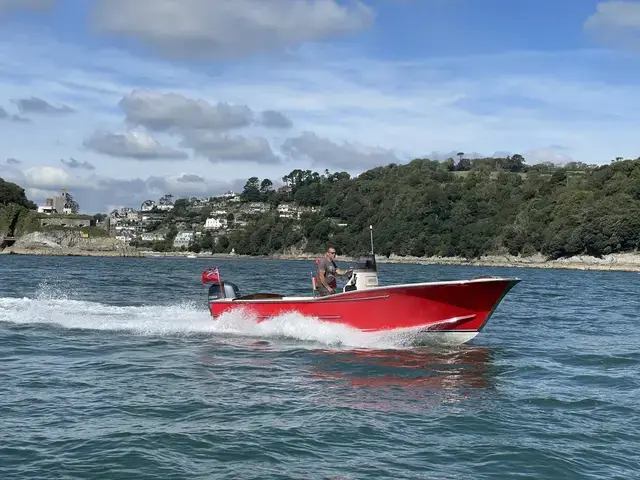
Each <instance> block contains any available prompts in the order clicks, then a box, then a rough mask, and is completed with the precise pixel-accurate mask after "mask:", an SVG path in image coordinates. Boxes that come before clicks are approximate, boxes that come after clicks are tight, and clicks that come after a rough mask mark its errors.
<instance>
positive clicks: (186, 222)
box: [38, 186, 320, 251]
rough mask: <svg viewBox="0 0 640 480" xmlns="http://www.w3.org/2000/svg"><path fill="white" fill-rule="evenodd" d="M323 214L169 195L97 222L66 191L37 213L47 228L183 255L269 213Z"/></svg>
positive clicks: (237, 199)
mask: <svg viewBox="0 0 640 480" xmlns="http://www.w3.org/2000/svg"><path fill="white" fill-rule="evenodd" d="M286 189H287V187H286V186H285V187H282V189H281V190H282V191H283V192H284V191H285V190H286ZM281 193H282V192H281ZM319 210H320V208H319V207H306V206H300V205H297V204H296V203H295V202H284V203H279V204H278V205H273V204H271V203H268V202H262V201H253V202H252V201H247V200H246V199H245V198H243V196H242V194H240V193H236V192H233V191H228V192H226V193H224V194H223V195H221V196H218V197H200V198H198V197H190V198H188V197H181V198H177V199H176V198H175V197H174V196H173V195H171V194H166V195H163V196H161V197H160V198H158V199H157V200H154V199H149V200H145V201H144V202H142V204H141V205H140V208H139V209H136V208H132V207H123V208H120V209H116V210H113V211H111V212H110V213H109V214H96V215H93V216H91V215H80V214H78V211H79V205H78V203H77V202H75V200H74V199H73V196H72V195H71V194H70V193H69V192H68V191H66V190H62V191H61V193H60V194H59V195H57V196H55V197H52V198H48V199H46V201H45V204H44V205H39V206H38V213H40V214H44V215H46V217H44V215H43V217H42V218H41V220H40V224H41V225H42V226H43V227H46V226H58V227H67V228H86V227H91V226H95V227H99V228H101V229H103V230H104V231H105V232H106V233H107V234H108V235H109V236H111V237H113V238H116V239H117V240H120V241H122V242H124V243H126V244H127V245H131V246H135V247H149V248H151V247H152V246H153V244H154V243H156V242H165V241H167V240H169V241H170V242H172V243H170V245H171V246H172V247H173V249H174V250H181V251H185V250H188V249H189V248H190V246H192V245H193V244H194V243H197V241H198V240H199V237H201V236H202V235H205V234H208V235H211V236H212V240H213V241H214V242H217V240H218V238H219V237H220V236H222V235H225V234H228V233H231V232H232V231H234V230H242V229H244V228H245V227H246V226H247V224H248V221H249V220H250V219H251V218H255V217H256V216H259V215H262V214H265V213H267V212H272V213H274V212H277V215H278V216H279V217H281V218H288V219H292V220H294V221H295V220H300V217H301V215H302V214H304V213H305V212H317V211H319ZM169 220H170V221H169ZM169 237H173V238H172V239H171V238H169Z"/></svg>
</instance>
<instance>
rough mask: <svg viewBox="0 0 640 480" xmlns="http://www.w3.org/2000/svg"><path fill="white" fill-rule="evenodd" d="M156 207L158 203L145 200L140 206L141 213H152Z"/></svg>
mask: <svg viewBox="0 0 640 480" xmlns="http://www.w3.org/2000/svg"><path fill="white" fill-rule="evenodd" d="M155 207H156V202H154V201H153V200H145V201H144V202H142V205H140V211H141V212H150V211H151V210H153V209H154V208H155Z"/></svg>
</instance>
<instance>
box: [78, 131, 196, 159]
mask: <svg viewBox="0 0 640 480" xmlns="http://www.w3.org/2000/svg"><path fill="white" fill-rule="evenodd" d="M83 145H84V146H85V147H86V148H88V149H90V150H93V151H95V152H98V153H102V154H104V155H109V156H110V157H120V158H132V159H135V160H185V159H187V158H188V157H189V156H188V155H187V153H186V152H183V151H181V150H177V149H175V148H173V147H168V146H165V145H162V144H161V143H160V142H158V141H157V140H156V139H155V138H153V137H152V136H151V135H149V134H147V133H146V132H143V131H135V130H130V131H126V132H123V133H112V132H95V133H94V134H93V135H91V136H90V137H89V138H87V139H86V140H85V141H84V142H83Z"/></svg>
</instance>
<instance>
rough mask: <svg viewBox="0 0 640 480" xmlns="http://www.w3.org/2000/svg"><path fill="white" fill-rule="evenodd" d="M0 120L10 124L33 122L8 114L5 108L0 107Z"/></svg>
mask: <svg viewBox="0 0 640 480" xmlns="http://www.w3.org/2000/svg"><path fill="white" fill-rule="evenodd" d="M0 120H8V121H10V122H24V123H29V122H31V120H29V119H28V118H25V117H22V116H20V115H15V114H11V113H9V112H7V111H6V110H5V109H4V108H3V107H0Z"/></svg>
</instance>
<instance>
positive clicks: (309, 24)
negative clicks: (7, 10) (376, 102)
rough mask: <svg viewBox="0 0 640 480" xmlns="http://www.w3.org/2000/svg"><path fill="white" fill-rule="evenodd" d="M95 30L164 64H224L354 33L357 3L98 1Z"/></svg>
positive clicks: (361, 10)
mask: <svg viewBox="0 0 640 480" xmlns="http://www.w3.org/2000/svg"><path fill="white" fill-rule="evenodd" d="M97 5H98V8H97V9H96V10H95V11H94V15H93V19H94V21H93V23H94V26H95V27H96V28H97V29H98V30H99V31H101V32H104V33H108V34H113V35H116V36H125V37H130V38H134V39H137V40H139V41H140V42H142V43H143V44H145V45H147V46H149V47H151V48H153V49H154V51H156V52H159V53H160V54H162V55H165V56H167V57H169V58H206V59H216V58H229V57H237V56H243V55H247V54H253V53H258V52H265V51H270V50H273V49H278V48H283V47H288V46H292V45H296V44H299V43H303V42H307V41H317V40H323V39H326V38H328V37H335V36H340V35H345V34H349V33H352V32H356V31H358V30H361V29H363V28H366V27H368V26H369V25H371V23H372V21H373V12H372V10H371V9H370V8H369V7H367V6H366V5H364V4H363V3H362V2H360V1H359V0H350V1H349V2H347V4H343V3H341V2H338V1H337V0H268V1H264V0H233V1H229V0H136V1H131V0H98V3H97Z"/></svg>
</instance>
